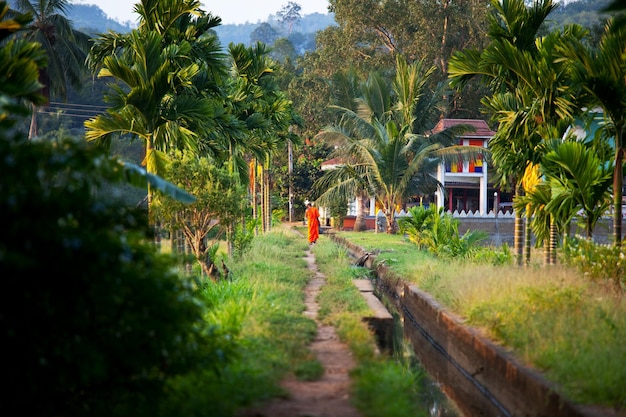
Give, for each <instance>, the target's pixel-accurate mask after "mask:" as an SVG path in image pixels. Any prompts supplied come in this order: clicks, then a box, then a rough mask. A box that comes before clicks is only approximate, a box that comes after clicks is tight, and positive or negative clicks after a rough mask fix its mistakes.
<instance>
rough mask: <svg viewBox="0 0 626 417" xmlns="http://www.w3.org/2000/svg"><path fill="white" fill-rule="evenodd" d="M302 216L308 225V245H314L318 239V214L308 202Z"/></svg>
mask: <svg viewBox="0 0 626 417" xmlns="http://www.w3.org/2000/svg"><path fill="white" fill-rule="evenodd" d="M304 215H305V216H306V220H307V223H308V240H309V244H310V245H315V242H317V239H319V237H320V212H319V210H317V207H315V206H313V204H312V203H311V202H310V201H307V202H306V211H305V212H304Z"/></svg>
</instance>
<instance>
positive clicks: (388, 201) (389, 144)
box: [315, 56, 469, 233]
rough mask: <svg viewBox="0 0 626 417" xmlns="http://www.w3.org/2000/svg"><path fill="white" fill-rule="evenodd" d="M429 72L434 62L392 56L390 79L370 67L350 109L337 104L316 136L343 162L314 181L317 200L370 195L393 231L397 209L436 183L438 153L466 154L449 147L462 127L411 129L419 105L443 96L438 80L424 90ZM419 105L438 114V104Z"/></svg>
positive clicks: (419, 119) (418, 123)
mask: <svg viewBox="0 0 626 417" xmlns="http://www.w3.org/2000/svg"><path fill="white" fill-rule="evenodd" d="M434 71H435V68H434V67H431V68H425V67H424V65H423V62H415V63H413V64H411V65H407V64H406V62H405V61H404V59H403V58H401V57H400V56H398V57H397V61H396V77H395V79H394V82H393V83H392V84H390V83H388V82H387V81H386V80H385V79H384V78H383V77H382V76H381V75H380V74H378V73H376V72H373V73H371V74H370V76H369V77H368V79H367V81H366V82H365V83H364V84H363V85H362V88H361V91H362V93H363V94H362V97H361V98H360V99H358V102H357V104H358V105H357V106H356V110H351V109H349V108H338V109H337V110H338V111H339V114H340V115H341V119H340V121H339V123H338V124H337V125H333V126H330V127H328V128H325V129H324V130H323V131H322V132H321V133H320V134H319V135H318V136H319V137H320V138H321V139H323V140H326V141H328V142H329V143H332V144H334V145H335V151H334V154H333V155H331V156H338V157H340V158H341V159H342V160H343V163H342V164H341V165H340V166H339V167H337V168H336V169H333V170H329V171H327V173H326V174H324V175H323V176H322V178H321V179H320V180H319V181H318V182H317V183H316V185H315V187H316V189H318V190H320V191H321V193H320V197H319V199H318V201H320V202H321V203H322V204H324V203H325V202H326V201H332V200H333V199H334V198H336V197H338V196H341V195H355V194H357V193H359V192H361V193H365V194H367V195H369V196H374V197H375V198H376V202H377V204H378V205H379V206H380V208H381V210H382V211H383V214H384V216H385V218H386V221H387V233H395V232H396V231H397V229H398V226H397V223H396V220H395V213H396V211H397V209H398V208H399V207H401V206H403V205H404V204H405V203H406V202H407V201H408V200H409V198H410V197H412V196H415V195H418V194H426V193H432V192H433V191H434V190H435V189H436V187H437V186H438V185H439V184H438V182H437V180H436V179H435V177H434V175H433V174H434V173H435V172H436V169H437V167H438V166H439V164H440V163H441V158H443V157H446V156H452V157H454V158H457V159H458V158H459V157H460V156H461V155H462V154H463V153H464V152H465V153H467V154H468V155H469V153H468V149H465V148H463V147H460V146H454V143H455V137H456V135H457V134H458V133H460V132H461V131H464V130H466V129H467V127H466V126H459V127H456V128H455V129H447V130H445V131H443V132H440V133H437V134H432V135H429V134H428V131H422V132H415V131H414V129H415V128H416V127H417V126H421V125H424V124H425V120H426V119H428V117H426V115H425V114H422V113H420V114H417V113H416V110H418V109H420V110H422V107H421V104H423V103H424V101H426V102H428V101H429V100H431V99H432V97H435V101H437V100H441V98H442V97H443V96H444V94H443V91H441V89H442V88H443V87H442V86H441V85H439V86H438V89H437V90H436V91H432V92H429V91H427V85H428V83H427V82H428V80H429V79H430V77H431V76H432V74H433V73H434ZM394 97H395V98H397V99H396V100H394ZM425 109H426V110H427V111H430V112H431V114H439V113H438V110H439V108H438V106H429V107H425ZM435 110H437V111H436V112H435ZM418 116H419V117H418ZM431 120H432V119H431ZM435 120H436V119H435ZM435 120H432V124H431V126H430V127H431V128H432V126H433V125H434V124H435ZM462 148H463V149H462Z"/></svg>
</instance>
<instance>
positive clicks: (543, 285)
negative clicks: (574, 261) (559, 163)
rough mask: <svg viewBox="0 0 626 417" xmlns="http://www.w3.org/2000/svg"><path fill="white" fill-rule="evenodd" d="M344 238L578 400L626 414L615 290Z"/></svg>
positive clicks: (623, 309) (569, 276)
mask: <svg viewBox="0 0 626 417" xmlns="http://www.w3.org/2000/svg"><path fill="white" fill-rule="evenodd" d="M338 236H341V237H344V238H346V239H348V240H349V241H351V242H353V243H355V244H357V245H359V246H361V247H363V248H364V249H365V250H367V251H372V252H373V251H375V250H377V249H381V253H380V255H379V256H378V260H379V261H384V262H385V264H387V265H388V266H389V267H390V268H392V269H393V270H394V271H395V272H396V273H397V274H398V275H399V276H401V277H402V278H403V279H405V280H406V281H409V282H412V283H415V284H416V285H418V286H419V287H420V288H421V289H423V290H424V291H427V292H428V293H430V294H432V295H433V296H434V297H435V298H436V299H437V300H438V301H439V302H441V303H442V304H443V305H445V306H446V307H447V308H449V309H450V310H452V311H454V312H456V313H457V314H459V315H460V316H462V317H464V318H466V319H467V320H468V323H469V324H471V325H473V326H476V327H480V328H482V329H483V330H485V332H486V333H487V334H488V335H490V336H491V337H492V338H493V339H494V340H496V341H498V342H500V343H502V344H504V345H506V346H508V347H510V348H512V349H513V351H514V353H515V355H516V356H517V357H519V358H520V359H521V360H522V361H525V362H526V363H528V364H530V365H532V366H535V367H536V368H538V369H540V370H542V371H544V372H545V375H546V376H547V378H548V379H550V380H552V381H553V382H555V383H556V384H558V385H559V386H560V387H561V388H560V389H561V390H562V392H563V393H564V394H565V395H566V396H567V397H569V398H570V399H572V400H573V401H576V402H579V403H584V404H597V405H604V406H609V407H617V408H620V407H621V408H622V409H624V408H626V390H625V389H624V387H626V343H624V341H625V340H626V304H625V303H624V302H623V301H622V300H621V298H620V297H619V296H616V295H615V291H614V289H613V288H610V287H609V286H608V285H606V284H605V285H602V284H601V283H598V282H592V281H590V280H589V279H587V278H586V277H585V276H583V274H581V273H579V272H577V271H576V270H574V269H572V268H567V267H565V266H563V265H558V266H551V267H549V266H548V267H543V266H539V264H540V262H539V261H533V262H532V265H533V266H530V267H515V266H492V265H486V264H482V263H481V264H478V263H472V262H468V261H456V260H445V261H441V260H438V259H436V258H434V257H432V256H431V255H429V254H427V253H425V252H423V251H419V250H417V248H415V247H414V248H413V249H411V248H410V244H407V240H406V239H405V238H404V237H403V236H399V235H396V236H392V235H381V234H374V233H352V232H350V233H346V232H341V233H339V234H338Z"/></svg>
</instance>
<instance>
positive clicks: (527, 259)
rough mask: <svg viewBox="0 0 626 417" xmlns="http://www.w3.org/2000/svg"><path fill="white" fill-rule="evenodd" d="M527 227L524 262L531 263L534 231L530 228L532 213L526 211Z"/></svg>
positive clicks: (525, 231) (525, 230)
mask: <svg viewBox="0 0 626 417" xmlns="http://www.w3.org/2000/svg"><path fill="white" fill-rule="evenodd" d="M525 223H526V229H524V263H525V264H526V266H528V265H530V255H531V249H532V243H531V241H532V233H531V228H530V213H529V212H528V211H526V222H525Z"/></svg>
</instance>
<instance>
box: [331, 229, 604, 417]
mask: <svg viewBox="0 0 626 417" xmlns="http://www.w3.org/2000/svg"><path fill="white" fill-rule="evenodd" d="M331 239H333V240H334V241H335V242H336V243H338V244H341V245H342V246H344V247H346V248H347V249H348V250H349V251H350V253H351V255H352V256H353V257H354V258H355V259H359V260H363V259H366V261H364V262H362V263H363V266H364V267H367V268H369V269H371V270H373V271H374V273H375V275H376V278H375V280H374V283H373V285H372V287H367V284H366V283H364V282H355V284H356V285H357V286H358V287H359V289H361V293H362V294H364V296H365V297H366V300H367V301H368V304H369V305H370V307H372V311H373V314H372V317H370V318H367V320H368V322H369V323H370V325H371V326H372V328H373V329H374V330H375V331H376V334H377V337H378V340H379V341H380V342H381V344H382V345H383V346H385V345H386V344H387V343H390V341H391V338H392V337H394V336H393V334H392V333H395V332H397V330H395V329H394V319H393V317H394V316H395V317H398V319H399V322H400V327H401V332H402V334H403V337H404V338H405V339H407V340H408V341H409V342H410V345H411V347H412V349H413V352H414V353H415V356H416V357H417V358H418V359H419V361H420V363H421V365H422V366H423V368H424V369H425V370H426V371H427V373H428V374H429V376H430V377H431V378H432V379H433V380H434V381H436V382H437V384H438V385H439V386H440V388H441V390H442V391H443V392H444V393H445V394H446V396H447V397H448V398H449V399H451V400H452V401H453V402H454V404H455V406H456V408H458V410H459V412H460V413H462V415H463V416H467V417H473V416H485V417H491V416H493V417H515V416H524V417H531V416H532V417H543V416H546V417H548V416H549V417H609V416H612V415H614V414H610V413H609V412H607V411H604V410H602V409H597V408H595V407H583V406H579V405H577V404H573V403H571V402H569V401H568V400H567V399H565V398H563V397H562V396H560V395H559V394H558V393H556V391H555V389H554V386H553V385H552V384H551V383H550V382H549V381H547V380H546V379H545V378H544V377H543V376H542V375H541V374H540V373H538V372H536V371H534V370H533V369H531V368H528V367H527V366H524V365H523V364H521V363H519V362H518V361H517V360H516V359H515V358H514V357H512V356H511V355H509V354H508V353H507V352H506V351H505V350H504V349H503V348H502V347H501V346H498V345H496V344H495V343H493V342H491V341H490V340H488V339H487V338H485V337H482V336H481V335H480V333H479V332H478V331H477V330H476V329H473V328H470V327H467V326H464V325H463V323H462V320H461V319H460V318H459V317H457V316H455V315H454V314H452V313H450V312H449V311H446V310H445V309H444V308H443V307H442V306H441V305H439V304H438V303H437V301H436V300H434V299H433V298H432V297H430V295H429V294H427V293H425V292H423V291H420V290H419V288H417V287H416V286H414V285H412V284H409V283H406V282H404V281H403V280H402V279H400V278H398V277H395V276H393V274H392V273H391V272H390V271H389V270H388V269H387V268H386V267H385V266H378V267H376V268H374V267H373V265H374V261H375V259H374V257H373V256H366V255H367V253H366V252H365V251H364V250H363V249H362V248H360V247H358V246H356V245H353V244H351V243H350V242H348V241H346V240H345V239H342V238H340V237H337V236H335V235H331ZM367 281H369V280H367ZM370 282H371V281H370ZM370 288H371V290H370ZM371 297H374V298H375V299H376V300H374V299H372V298H371ZM385 306H386V307H385ZM383 310H384V311H383ZM396 321H397V320H396Z"/></svg>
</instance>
